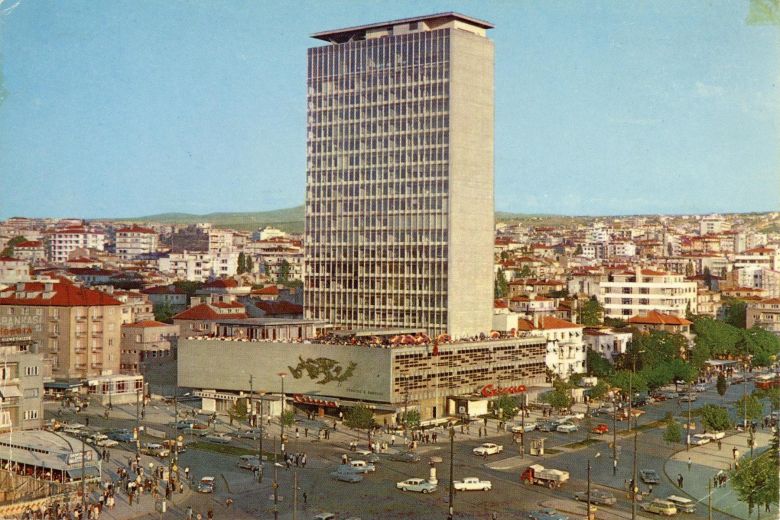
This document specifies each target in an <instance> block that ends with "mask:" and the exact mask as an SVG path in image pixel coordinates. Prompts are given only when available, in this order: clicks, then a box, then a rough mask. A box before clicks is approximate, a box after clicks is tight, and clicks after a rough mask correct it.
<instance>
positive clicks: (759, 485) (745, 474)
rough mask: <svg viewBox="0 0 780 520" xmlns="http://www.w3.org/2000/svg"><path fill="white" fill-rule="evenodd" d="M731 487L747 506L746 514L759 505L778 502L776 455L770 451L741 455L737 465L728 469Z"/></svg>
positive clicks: (750, 513)
mask: <svg viewBox="0 0 780 520" xmlns="http://www.w3.org/2000/svg"><path fill="white" fill-rule="evenodd" d="M729 478H730V483H731V487H732V489H734V491H735V492H736V494H737V496H738V497H739V499H740V500H741V501H742V502H744V503H746V504H747V506H748V515H752V514H753V509H757V510H758V513H759V515H760V512H761V511H760V507H761V506H766V505H768V504H777V502H778V471H777V456H776V454H774V453H772V452H771V451H769V452H765V453H763V454H761V455H758V456H757V457H749V456H747V457H743V458H742V459H740V461H739V467H738V468H735V469H733V470H731V471H729Z"/></svg>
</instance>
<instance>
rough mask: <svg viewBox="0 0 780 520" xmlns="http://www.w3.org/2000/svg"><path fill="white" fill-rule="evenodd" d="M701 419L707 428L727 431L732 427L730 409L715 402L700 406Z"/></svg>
mask: <svg viewBox="0 0 780 520" xmlns="http://www.w3.org/2000/svg"><path fill="white" fill-rule="evenodd" d="M700 413H701V421H702V424H703V425H704V428H705V429H706V430H714V431H718V432H722V431H726V430H728V429H729V428H730V427H731V419H729V413H728V411H727V410H726V409H725V408H723V407H721V406H715V405H714V404H705V405H704V406H702V407H701V408H700Z"/></svg>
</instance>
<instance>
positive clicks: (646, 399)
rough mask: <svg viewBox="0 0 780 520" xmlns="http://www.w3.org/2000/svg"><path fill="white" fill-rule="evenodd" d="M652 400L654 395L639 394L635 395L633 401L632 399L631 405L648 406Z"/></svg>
mask: <svg viewBox="0 0 780 520" xmlns="http://www.w3.org/2000/svg"><path fill="white" fill-rule="evenodd" d="M652 402H653V400H652V397H650V396H647V395H638V396H636V397H634V399H633V401H631V406H646V405H648V404H650V403H652Z"/></svg>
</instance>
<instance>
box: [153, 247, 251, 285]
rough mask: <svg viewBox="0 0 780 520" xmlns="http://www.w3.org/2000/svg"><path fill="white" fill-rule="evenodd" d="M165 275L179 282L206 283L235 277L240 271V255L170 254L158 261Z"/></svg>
mask: <svg viewBox="0 0 780 520" xmlns="http://www.w3.org/2000/svg"><path fill="white" fill-rule="evenodd" d="M158 267H159V269H160V271H162V272H163V273H167V274H170V275H172V276H174V277H176V278H177V279H179V280H190V281H200V282H205V281H206V280H208V279H210V278H222V277H226V276H233V275H234V274H236V272H237V271H238V253H236V252H220V253H214V254H212V253H196V252H188V251H184V252H182V253H170V254H168V255H167V256H163V257H161V258H160V259H159V260H158Z"/></svg>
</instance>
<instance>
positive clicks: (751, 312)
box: [746, 298, 780, 336]
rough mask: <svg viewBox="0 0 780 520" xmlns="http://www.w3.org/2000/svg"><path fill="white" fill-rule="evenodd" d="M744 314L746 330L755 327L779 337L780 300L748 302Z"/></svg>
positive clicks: (770, 299)
mask: <svg viewBox="0 0 780 520" xmlns="http://www.w3.org/2000/svg"><path fill="white" fill-rule="evenodd" d="M746 314H747V315H746V326H747V328H748V329H749V328H751V327H753V326H757V327H761V328H762V329H766V330H768V331H769V332H771V333H772V334H775V335H776V336H780V298H767V299H764V300H759V301H752V302H748V304H747V311H746Z"/></svg>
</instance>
